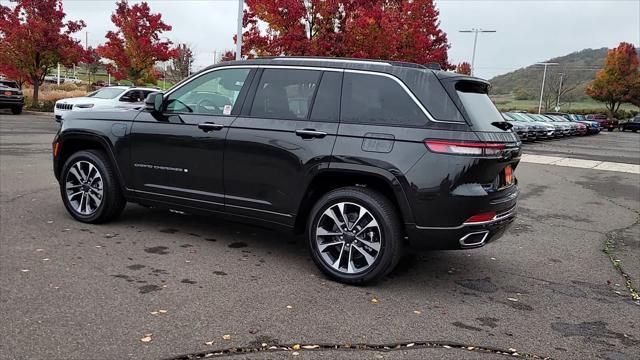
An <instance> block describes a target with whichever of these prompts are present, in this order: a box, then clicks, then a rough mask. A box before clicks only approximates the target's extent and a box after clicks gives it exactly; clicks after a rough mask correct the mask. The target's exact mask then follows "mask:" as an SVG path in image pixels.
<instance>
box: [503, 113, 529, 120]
mask: <svg viewBox="0 0 640 360" xmlns="http://www.w3.org/2000/svg"><path fill="white" fill-rule="evenodd" d="M508 115H509V117H511V118H512V119H514V120H517V121H526V122H531V121H533V120H532V119H530V118H528V117H526V116H524V115H522V114H518V113H508Z"/></svg>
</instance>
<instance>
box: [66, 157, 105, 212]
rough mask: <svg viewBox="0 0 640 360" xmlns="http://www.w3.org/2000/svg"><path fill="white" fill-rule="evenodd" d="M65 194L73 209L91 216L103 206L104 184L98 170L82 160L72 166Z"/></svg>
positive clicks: (67, 178)
mask: <svg viewBox="0 0 640 360" xmlns="http://www.w3.org/2000/svg"><path fill="white" fill-rule="evenodd" d="M65 193H66V195H67V200H68V201H69V204H70V205H71V207H73V209H74V210H75V211H76V212H78V213H79V214H81V215H85V216H86V215H91V214H93V213H94V212H96V210H98V208H99V207H100V204H102V200H103V198H104V182H103V180H102V175H101V174H100V171H99V170H98V168H97V167H96V166H95V165H93V164H92V163H90V162H88V161H85V160H80V161H77V162H76V163H74V164H73V165H71V167H70V168H69V171H67V176H66V179H65Z"/></svg>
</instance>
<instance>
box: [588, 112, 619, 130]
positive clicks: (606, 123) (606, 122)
mask: <svg viewBox="0 0 640 360" xmlns="http://www.w3.org/2000/svg"><path fill="white" fill-rule="evenodd" d="M587 120H593V121H597V122H599V123H600V127H601V128H603V129H607V131H613V129H615V128H617V127H618V120H617V119H609V118H608V117H607V115H604V114H589V115H587Z"/></svg>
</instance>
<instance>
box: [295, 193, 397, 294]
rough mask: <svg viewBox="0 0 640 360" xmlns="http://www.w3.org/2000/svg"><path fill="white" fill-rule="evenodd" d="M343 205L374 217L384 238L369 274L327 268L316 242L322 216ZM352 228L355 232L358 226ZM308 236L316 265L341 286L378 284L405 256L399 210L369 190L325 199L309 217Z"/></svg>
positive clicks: (327, 195)
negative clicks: (351, 204) (356, 208)
mask: <svg viewBox="0 0 640 360" xmlns="http://www.w3.org/2000/svg"><path fill="white" fill-rule="evenodd" d="M341 202H348V203H353V204H356V205H358V206H361V207H364V208H365V209H366V210H367V211H368V212H369V213H370V214H371V215H372V216H373V217H374V219H375V220H376V222H377V223H378V225H379V228H380V233H381V234H382V239H381V241H380V250H379V252H378V253H377V255H376V258H375V260H374V261H373V263H372V264H371V265H369V267H368V268H366V270H363V271H362V272H357V273H354V274H349V273H346V272H345V271H338V270H336V269H334V268H333V267H331V266H330V265H329V264H327V263H326V262H325V260H323V257H322V256H321V254H320V250H319V249H318V244H317V241H316V231H317V227H318V223H319V221H320V220H321V217H322V215H323V213H324V212H325V211H326V210H327V209H329V208H330V207H332V206H334V205H336V204H338V203H341ZM347 222H349V220H347ZM352 226H354V228H355V226H356V224H354V225H352ZM365 227H366V226H365ZM306 234H307V245H308V246H309V251H310V252H311V257H312V258H313V261H314V263H315V264H316V265H317V266H318V267H319V268H320V270H322V272H324V273H325V274H326V275H327V276H329V277H330V278H332V279H334V280H337V281H339V282H342V283H347V284H354V285H357V284H365V283H369V282H373V281H376V280H379V279H380V278H382V277H384V276H385V275H386V274H388V273H389V272H390V271H391V270H393V268H394V267H395V266H396V265H397V264H398V261H399V259H400V257H401V256H402V243H403V232H402V227H401V223H400V220H399V216H398V214H397V210H396V208H395V207H394V206H393V204H392V203H391V201H390V200H389V199H388V198H386V197H385V196H384V195H382V194H380V193H378V192H376V191H373V190H371V189H367V188H362V187H355V186H354V187H345V188H340V189H336V190H333V191H330V192H328V193H327V194H325V195H324V196H322V197H321V198H320V199H319V200H318V201H317V202H316V204H315V206H314V207H313V209H312V210H311V212H310V214H309V221H308V225H307V232H306ZM356 243H357V241H356ZM361 246H362V245H361ZM348 260H349V259H347V261H348Z"/></svg>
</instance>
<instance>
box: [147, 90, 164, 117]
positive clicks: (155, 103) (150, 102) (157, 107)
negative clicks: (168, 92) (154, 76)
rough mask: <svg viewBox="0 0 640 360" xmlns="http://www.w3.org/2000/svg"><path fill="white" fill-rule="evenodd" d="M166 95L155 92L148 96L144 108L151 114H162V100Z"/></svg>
mask: <svg viewBox="0 0 640 360" xmlns="http://www.w3.org/2000/svg"><path fill="white" fill-rule="evenodd" d="M163 95H164V93H161V92H155V93H151V94H149V95H147V98H146V99H145V101H144V108H145V110H147V111H149V112H160V111H162V100H163Z"/></svg>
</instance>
